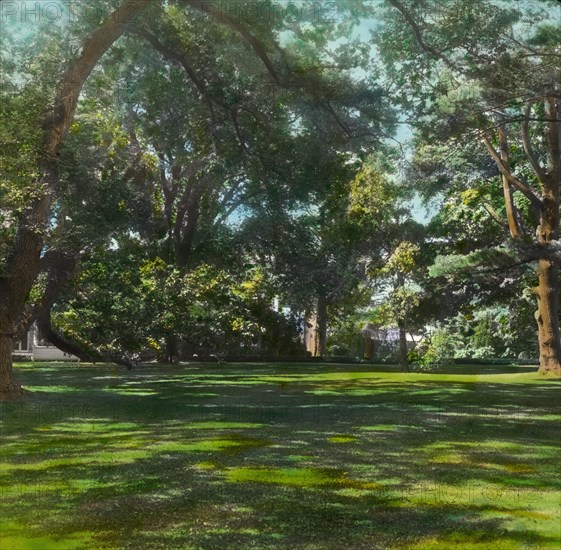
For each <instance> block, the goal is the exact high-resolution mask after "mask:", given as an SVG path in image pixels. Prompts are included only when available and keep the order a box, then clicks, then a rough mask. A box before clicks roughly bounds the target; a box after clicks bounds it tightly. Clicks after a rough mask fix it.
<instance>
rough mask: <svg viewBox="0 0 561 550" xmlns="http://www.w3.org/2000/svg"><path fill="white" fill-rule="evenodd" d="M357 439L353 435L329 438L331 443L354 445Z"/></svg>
mask: <svg viewBox="0 0 561 550" xmlns="http://www.w3.org/2000/svg"><path fill="white" fill-rule="evenodd" d="M356 439H357V438H356V437H355V436H352V435H332V436H330V437H328V438H327V441H329V442H330V443H353V442H354V441H356Z"/></svg>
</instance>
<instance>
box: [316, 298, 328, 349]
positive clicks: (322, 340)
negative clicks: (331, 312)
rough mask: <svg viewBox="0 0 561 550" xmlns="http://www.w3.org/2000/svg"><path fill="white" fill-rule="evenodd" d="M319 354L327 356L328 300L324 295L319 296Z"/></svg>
mask: <svg viewBox="0 0 561 550" xmlns="http://www.w3.org/2000/svg"><path fill="white" fill-rule="evenodd" d="M316 341H317V355H318V356H319V357H326V356H327V300H326V299H325V298H324V297H323V296H319V297H318V310H317V340H316Z"/></svg>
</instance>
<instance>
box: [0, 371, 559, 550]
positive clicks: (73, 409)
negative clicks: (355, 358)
mask: <svg viewBox="0 0 561 550" xmlns="http://www.w3.org/2000/svg"><path fill="white" fill-rule="evenodd" d="M507 372H510V371H507ZM464 374H465V373H464ZM495 374H498V373H495ZM500 376H501V375H500V374H499V378H498V379H497V378H496V377H495V378H493V376H491V377H486V376H483V375H478V376H475V375H474V376H473V377H471V378H470V377H469V376H468V377H467V378H466V377H464V378H461V377H460V378H458V377H457V376H455V375H454V374H452V375H451V377H450V378H449V379H446V378H445V377H444V378H443V376H442V375H438V376H437V375H435V376H431V375H424V376H419V375H412V376H408V375H401V374H400V373H397V372H392V371H386V372H385V373H384V372H375V373H369V372H368V370H367V368H365V367H361V368H358V366H352V368H349V366H348V365H345V366H337V365H315V364H314V365H299V366H295V365H274V366H270V367H268V366H266V365H259V366H256V365H252V366H249V367H248V368H247V369H244V368H243V366H240V365H236V366H229V365H227V366H214V365H204V366H201V365H189V366H185V367H157V366H154V367H144V368H141V369H138V370H136V371H133V373H132V374H131V373H126V372H124V371H120V370H116V369H114V368H112V367H103V366H97V367H89V366H84V365H79V366H78V365H72V366H51V367H50V368H49V369H48V370H45V371H42V370H41V369H40V368H36V369H24V370H23V371H22V373H21V378H24V379H25V382H26V383H27V384H28V386H30V387H31V388H33V387H41V388H48V389H52V387H51V386H57V387H58V388H59V389H60V391H45V392H41V393H38V394H37V395H36V396H35V397H34V399H33V400H32V401H29V400H28V401H27V402H25V403H20V404H4V405H2V408H1V409H0V410H1V412H2V415H1V422H2V424H1V425H2V441H1V443H2V447H1V456H0V491H2V499H1V502H0V507H1V517H2V518H5V519H3V520H2V521H3V522H4V523H3V524H2V526H0V527H1V528H2V531H1V533H2V535H3V536H5V537H8V538H9V537H12V538H14V537H20V538H21V536H24V537H29V538H32V537H35V536H36V537H53V536H60V537H61V538H60V539H59V542H57V543H56V544H57V546H55V547H60V548H65V547H67V546H64V544H67V543H68V547H76V548H78V547H79V544H80V540H82V539H83V540H82V542H83V547H84V548H92V547H106V548H184V547H189V546H193V547H202V548H225V547H227V548H247V547H249V546H258V547H259V548H342V547H350V548H406V547H412V546H413V545H415V544H419V545H420V546H418V547H419V548H422V547H426V548H436V547H442V548H455V547H457V548H462V547H465V548H479V547H480V548H519V547H523V545H524V544H526V545H532V544H533V545H542V546H544V547H546V546H548V545H549V547H556V546H559V543H557V542H555V540H556V539H555V537H559V528H558V526H559V524H560V521H561V518H560V517H559V510H560V505H561V503H560V502H559V495H560V493H559V489H560V478H559V469H558V463H559V443H560V442H559V421H560V419H561V411H560V407H559V405H560V401H559V389H560V388H559V385H558V383H556V382H552V381H543V382H541V381H539V380H538V381H536V380H531V379H528V380H527V381H526V382H525V381H524V380H521V379H517V381H516V383H509V381H508V380H505V379H503V378H500ZM507 376H508V375H507ZM24 526H28V527H24ZM71 535H74V538H69V537H71ZM65 537H66V538H65ZM80 537H82V539H81V538H80ZM14 540H15V539H14ZM17 540H18V541H19V540H20V539H17ZM65 540H67V543H66V542H64V541H65ZM92 540H93V541H94V542H92ZM76 541H78V542H76ZM470 544H471V546H470ZM73 545H74V546H73ZM76 545H78V546H76ZM423 545H424V546H423ZM439 545H440V546H439ZM462 545H464V546H462ZM478 545H480V546H478ZM22 547H23V546H22ZM529 547H530V548H531V546H529ZM536 548H537V546H536Z"/></svg>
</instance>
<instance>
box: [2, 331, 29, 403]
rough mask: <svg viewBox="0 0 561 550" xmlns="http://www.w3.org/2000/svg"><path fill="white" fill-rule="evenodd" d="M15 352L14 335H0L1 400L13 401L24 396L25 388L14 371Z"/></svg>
mask: <svg viewBox="0 0 561 550" xmlns="http://www.w3.org/2000/svg"><path fill="white" fill-rule="evenodd" d="M13 351H14V337H13V335H12V334H6V333H0V400H4V399H11V398H13V397H18V396H21V395H23V394H24V390H23V388H22V387H21V386H20V385H19V384H18V383H17V382H16V380H15V378H14V372H13V370H12V353H13Z"/></svg>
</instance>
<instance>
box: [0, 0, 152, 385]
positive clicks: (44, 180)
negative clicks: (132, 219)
mask: <svg viewBox="0 0 561 550" xmlns="http://www.w3.org/2000/svg"><path fill="white" fill-rule="evenodd" d="M150 1H151V0H124V1H123V3H122V4H121V5H120V7H119V8H117V9H116V10H115V11H114V12H112V13H111V14H110V15H109V16H108V17H107V18H106V19H105V20H104V21H103V22H102V23H101V24H100V26H99V27H98V28H97V29H95V30H94V31H93V32H91V33H90V34H89V35H88V36H87V37H86V38H85V40H84V42H83V47H82V50H81V52H80V54H79V55H78V56H77V57H76V58H75V59H74V60H72V61H71V62H70V63H69V64H68V65H67V67H66V70H65V71H64V74H63V76H62V79H61V81H60V84H59V86H58V88H57V91H56V94H55V99H54V102H53V106H52V109H51V110H50V111H49V112H48V113H47V114H46V115H45V118H44V124H43V127H44V130H45V138H44V143H43V151H42V158H41V159H39V160H38V169H39V170H38V171H39V173H40V174H41V176H40V178H39V180H38V181H37V190H38V197H37V199H35V200H34V202H33V203H32V204H30V205H29V207H28V208H27V209H26V211H25V212H24V214H23V215H22V217H21V221H20V223H19V226H18V229H17V232H16V236H15V238H14V243H13V246H12V250H11V252H10V254H9V255H8V258H7V262H6V269H5V274H4V275H3V276H2V277H0V341H1V344H0V346H1V347H2V351H1V352H0V373H1V375H0V394H2V395H8V394H14V393H15V394H18V393H20V392H21V391H22V390H21V388H20V387H19V386H18V384H17V383H16V382H15V381H14V379H13V373H12V351H13V349H9V345H11V344H13V336H14V334H15V332H16V330H17V324H18V322H19V319H20V317H21V314H22V312H23V310H24V307H25V302H26V300H27V297H28V295H29V292H30V290H31V288H32V286H33V284H34V282H35V279H36V277H37V273H38V271H39V264H40V257H41V250H42V249H43V243H44V234H45V231H46V228H47V225H48V221H49V215H50V212H51V206H52V202H53V193H54V187H55V183H56V180H57V157H58V152H59V149H60V146H61V144H62V142H63V140H64V137H65V135H66V133H67V131H68V128H69V127H70V125H71V124H72V121H73V120H74V114H75V112H76V107H77V104H78V97H79V95H80V92H81V90H82V86H83V85H84V82H85V81H86V80H87V78H88V76H89V75H90V73H91V71H92V70H93V68H94V67H95V65H96V64H97V62H98V61H99V59H100V58H101V57H102V56H103V54H104V53H105V52H106V51H107V50H108V49H109V48H110V47H111V45H112V44H113V43H114V42H115V41H116V40H117V39H118V38H119V37H120V36H121V35H122V34H123V32H124V30H125V28H126V26H127V24H128V23H129V22H130V21H131V20H132V19H133V18H134V17H135V16H137V15H138V14H139V13H141V12H142V11H143V10H144V9H145V8H146V7H147V6H148V5H149V3H150ZM8 349H9V352H8Z"/></svg>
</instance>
